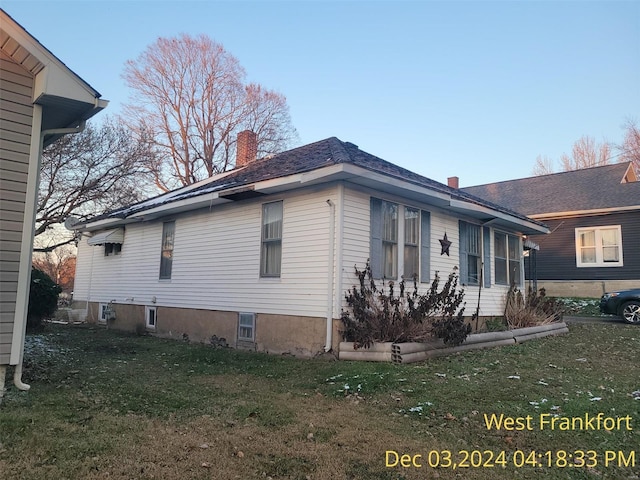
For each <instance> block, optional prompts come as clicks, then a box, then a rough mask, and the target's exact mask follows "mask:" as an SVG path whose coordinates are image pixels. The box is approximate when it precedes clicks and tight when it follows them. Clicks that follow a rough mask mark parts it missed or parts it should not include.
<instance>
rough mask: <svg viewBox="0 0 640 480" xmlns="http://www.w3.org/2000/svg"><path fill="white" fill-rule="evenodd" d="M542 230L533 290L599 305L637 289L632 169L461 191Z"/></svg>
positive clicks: (637, 197) (637, 208)
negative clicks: (609, 294)
mask: <svg viewBox="0 0 640 480" xmlns="http://www.w3.org/2000/svg"><path fill="white" fill-rule="evenodd" d="M462 190H463V191H464V192H467V193H470V194H473V195H477V196H478V197H481V198H484V199H486V200H487V201H490V202H495V203H499V204H500V205H504V206H506V207H508V208H510V209H512V210H515V211H517V212H521V213H523V214H525V215H528V216H529V217H531V218H534V219H537V220H539V221H542V222H544V223H545V224H546V225H548V226H549V229H550V230H551V234H550V235H546V236H542V237H539V236H532V237H531V240H532V241H533V242H535V243H537V244H539V246H540V250H539V251H538V252H537V255H536V256H537V262H536V269H535V270H536V271H537V272H533V273H532V274H536V273H537V279H538V287H545V289H546V290H547V292H548V293H549V294H551V295H557V296H580V297H588V296H590V297H599V296H600V295H602V294H603V293H604V292H606V291H611V290H618V289H623V288H630V287H635V288H638V286H639V285H640V182H639V181H638V177H637V175H636V173H635V172H634V170H633V165H632V164H631V163H629V162H625V163H617V164H613V165H606V166H602V167H593V168H586V169H583V170H576V171H572V172H563V173H555V174H552V175H542V176H538V177H531V178H522V179H518V180H510V181H506V182H497V183H491V184H488V185H479V186H474V187H467V188H463V189H462Z"/></svg>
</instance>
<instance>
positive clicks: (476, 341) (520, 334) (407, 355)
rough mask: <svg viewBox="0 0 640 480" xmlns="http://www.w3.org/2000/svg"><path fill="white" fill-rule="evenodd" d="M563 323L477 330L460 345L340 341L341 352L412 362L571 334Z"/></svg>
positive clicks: (360, 357)
mask: <svg viewBox="0 0 640 480" xmlns="http://www.w3.org/2000/svg"><path fill="white" fill-rule="evenodd" d="M568 332H569V329H568V328H567V324H566V323H564V322H559V323H552V324H548V325H540V326H537V327H527V328H517V329H514V330H507V331H504V332H488V333H475V334H471V335H468V336H467V338H466V340H465V341H464V342H463V343H462V344H461V345H459V346H457V347H447V346H446V345H445V344H444V342H443V341H442V340H434V341H431V342H407V343H392V342H384V343H374V344H373V345H371V347H369V348H358V349H356V348H354V344H353V342H341V343H340V346H339V351H338V358H339V359H340V360H361V361H370V362H393V363H413V362H419V361H421V360H426V359H428V358H432V357H437V356H442V355H449V354H452V353H456V352H464V351H466V350H476V349H479V348H489V347H498V346H502V345H515V344H516V343H522V342H526V341H527V340H534V339H536V338H542V337H546V336H549V335H560V334H563V333H568Z"/></svg>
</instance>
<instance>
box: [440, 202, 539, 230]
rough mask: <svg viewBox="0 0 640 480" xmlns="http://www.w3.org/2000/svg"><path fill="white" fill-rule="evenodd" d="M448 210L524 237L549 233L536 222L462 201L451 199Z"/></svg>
mask: <svg viewBox="0 0 640 480" xmlns="http://www.w3.org/2000/svg"><path fill="white" fill-rule="evenodd" d="M450 208H451V209H452V210H454V211H456V212H458V213H460V214H461V215H466V216H469V217H472V218H475V219H477V220H480V221H481V222H482V223H489V222H491V224H492V225H501V226H503V227H506V228H511V229H514V230H516V231H519V232H521V233H522V234H524V235H538V234H547V233H549V232H550V230H549V228H548V227H546V226H544V225H539V224H537V223H536V222H532V221H527V220H525V219H521V218H518V217H513V216H511V215H508V214H506V213H503V212H499V211H497V210H494V209H491V208H488V207H485V206H482V205H478V204H475V203H471V202H466V201H464V200H456V199H452V200H451V202H450Z"/></svg>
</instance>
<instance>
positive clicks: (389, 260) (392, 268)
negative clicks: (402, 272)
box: [382, 201, 398, 278]
mask: <svg viewBox="0 0 640 480" xmlns="http://www.w3.org/2000/svg"><path fill="white" fill-rule="evenodd" d="M382 275H383V276H384V278H397V277H398V205H397V204H395V203H390V202H384V201H383V202H382Z"/></svg>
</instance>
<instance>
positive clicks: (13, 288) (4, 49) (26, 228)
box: [0, 10, 107, 397]
mask: <svg viewBox="0 0 640 480" xmlns="http://www.w3.org/2000/svg"><path fill="white" fill-rule="evenodd" d="M99 97H100V94H99V93H98V92H96V91H95V90H94V89H93V88H91V87H90V86H89V85H88V84H87V83H86V82H84V81H83V80H82V79H81V78H80V77H78V76H77V75H76V74H74V73H73V72H72V71H71V70H69V69H68V68H67V67H66V66H65V65H64V64H63V63H62V62H61V61H60V60H58V59H57V58H56V57H55V56H54V55H53V54H52V53H51V52H50V51H49V50H47V49H46V48H45V47H44V46H43V45H41V44H40V43H39V42H38V41H37V40H36V39H35V38H33V37H32V36H31V35H30V34H29V33H27V32H26V31H25V30H24V28H22V27H21V26H20V25H18V24H17V23H16V22H15V21H14V20H13V19H12V18H11V17H10V16H9V15H7V13H6V12H5V11H4V10H0V397H1V396H2V391H3V387H4V379H5V373H6V367H7V366H8V365H16V369H15V376H14V380H15V383H16V385H17V386H18V387H19V388H22V389H27V388H28V386H27V385H25V384H23V383H22V381H21V372H22V355H23V350H24V335H25V326H26V317H27V306H28V300H29V284H30V277H31V251H32V248H33V235H34V220H35V212H36V201H37V191H38V174H39V170H40V154H41V152H42V148H43V147H45V146H47V145H49V144H50V143H52V142H54V141H55V140H56V139H58V138H60V137H61V136H62V135H64V134H67V133H73V132H77V131H79V129H80V128H82V125H83V122H84V121H85V120H86V119H88V118H90V117H91V116H93V115H95V114H96V113H97V112H99V111H100V110H102V109H103V108H104V107H105V106H106V105H107V102H106V101H104V100H100V99H99Z"/></svg>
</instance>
